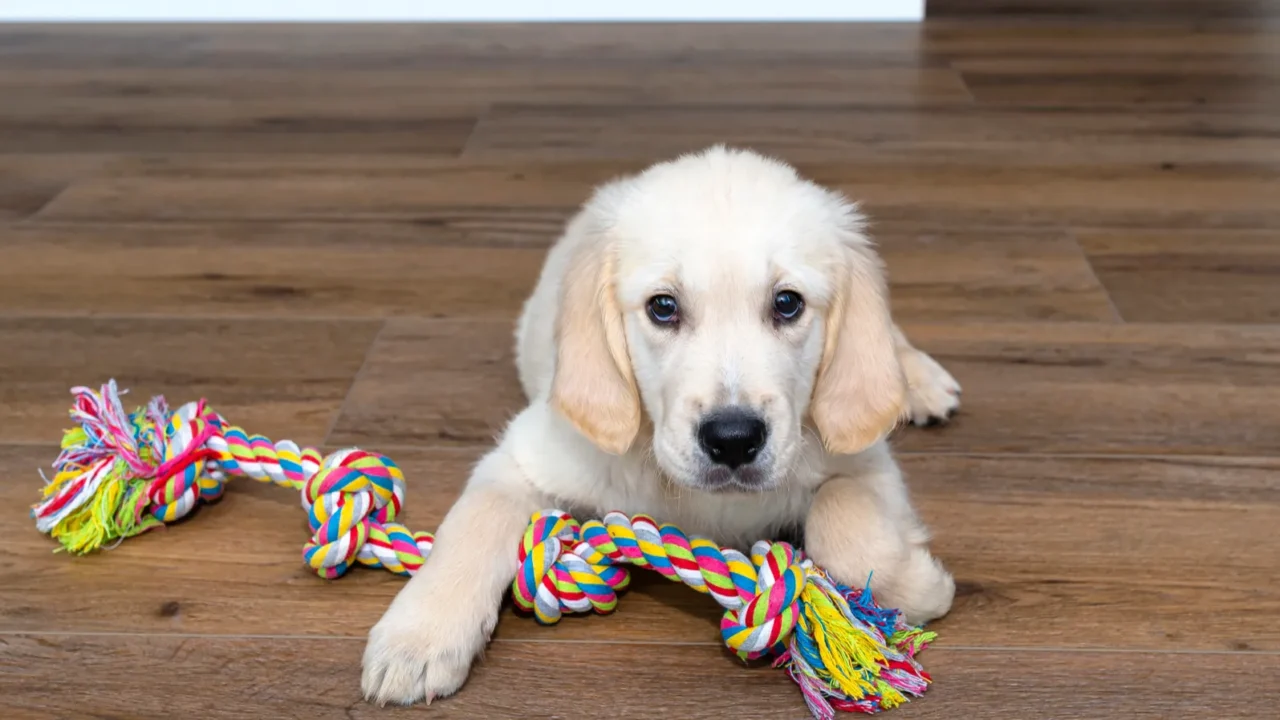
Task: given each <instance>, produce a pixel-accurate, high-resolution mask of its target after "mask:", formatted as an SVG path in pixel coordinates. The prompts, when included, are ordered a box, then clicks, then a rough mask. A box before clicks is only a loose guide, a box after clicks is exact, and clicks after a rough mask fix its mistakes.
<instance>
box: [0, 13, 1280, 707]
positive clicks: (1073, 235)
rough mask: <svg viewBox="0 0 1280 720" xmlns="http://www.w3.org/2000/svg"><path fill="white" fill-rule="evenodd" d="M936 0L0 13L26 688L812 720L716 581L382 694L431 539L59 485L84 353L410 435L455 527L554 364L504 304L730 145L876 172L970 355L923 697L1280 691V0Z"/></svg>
mask: <svg viewBox="0 0 1280 720" xmlns="http://www.w3.org/2000/svg"><path fill="white" fill-rule="evenodd" d="M935 5H937V6H938V7H937V11H938V13H939V14H940V15H943V16H942V17H939V18H938V19H935V20H930V21H929V22H928V23H926V24H925V25H923V26H913V25H851V26H812V25H739V26H721V25H686V26H674V27H662V26H648V25H641V26H593V25H576V26H529V27H509V26H483V27H480V26H475V27H470V26H469V27H432V26H412V27H408V26H405V27H386V26H317V27H289V26H274V27H271V26H263V27H218V26H208V27H163V26H110V27H80V26H58V27H42V26H23V27H19V26H8V27H0V500H3V501H4V507H6V508H8V509H7V510H6V511H5V512H3V513H0V530H2V531H3V534H4V537H5V539H6V551H5V552H4V553H0V698H2V700H0V705H2V706H3V711H0V714H3V715H4V717H6V718H73V717H74V718H80V717H95V718H103V717H113V718H114V717H154V718H168V717H218V718H259V717H294V718H306V719H308V720H313V719H317V718H343V717H364V718H377V717H407V716H413V717H466V718H551V717H609V718H614V717H619V718H633V717H634V718H640V717H644V718H649V717H671V718H708V719H711V718H797V719H798V718H804V717H807V713H806V711H805V708H804V705H803V704H802V702H801V700H800V696H799V694H798V693H797V692H796V691H795V689H794V687H793V686H792V685H791V684H790V683H789V682H788V681H787V680H786V678H785V677H784V676H782V675H781V674H780V673H777V672H774V671H770V670H768V669H762V670H748V669H744V668H742V667H741V666H739V665H736V664H735V663H734V662H733V661H732V660H730V659H729V658H728V657H727V656H726V655H725V654H724V653H723V652H722V651H721V649H720V647H719V642H718V636H717V631H716V621H715V618H716V612H715V606H714V605H713V604H711V603H708V602H706V601H705V598H702V597H699V596H697V595H695V594H693V593H690V592H688V591H687V590H685V589H683V588H680V587H677V586H674V585H671V584H669V583H667V582H666V581H665V580H661V579H653V578H648V577H645V576H644V575H643V574H637V579H638V583H637V589H636V590H635V591H634V592H632V593H630V594H629V595H628V596H626V597H625V599H624V600H623V602H622V603H621V609H620V611H619V612H618V613H617V614H616V615H615V616H612V617H605V618H600V617H597V618H578V619H574V620H572V621H566V622H564V623H562V624H561V625H559V626H557V627H555V628H551V629H547V628H540V627H538V626H536V625H535V624H533V623H532V622H531V621H528V620H524V619H520V618H516V617H504V619H503V621H502V622H501V623H500V625H499V628H498V631H497V635H496V640H495V642H494V644H493V645H492V647H491V648H490V650H489V652H488V654H487V657H486V659H485V660H484V662H483V663H481V664H480V665H479V666H478V668H477V670H476V672H475V673H474V674H473V676H472V678H471V680H470V681H469V682H468V684H467V685H466V687H465V688H464V690H463V691H462V692H461V693H460V694H459V695H458V696H456V697H455V698H452V699H449V700H446V701H441V702H437V703H435V704H433V705H432V706H430V707H415V708H412V709H397V710H391V709H388V710H379V709H377V708H375V707H373V706H370V705H367V704H365V703H364V702H363V701H362V700H361V699H360V697H359V682H358V677H359V660H360V652H361V650H362V638H363V636H364V634H365V632H366V631H367V629H368V628H369V626H370V625H371V624H372V623H373V622H374V621H376V620H377V618H378V617H379V615H380V614H381V612H382V611H383V609H384V608H385V607H386V605H387V603H388V601H389V600H390V599H391V597H392V596H393V594H394V593H395V591H396V589H397V588H398V587H399V586H400V583H401V582H402V581H401V580H400V579H397V578H395V577H392V576H390V575H389V574H386V573H381V572H375V571H354V572H352V573H350V574H349V575H348V576H347V577H344V578H342V579H341V580H338V581H335V582H330V583H326V582H322V581H320V580H318V579H316V578H315V577H314V576H312V575H310V574H309V573H308V572H306V571H305V570H304V568H303V567H302V566H301V565H300V563H299V548H300V546H301V544H302V543H303V542H304V540H305V537H306V533H305V532H304V528H305V519H304V517H303V515H302V513H301V512H300V511H299V509H298V507H297V500H296V498H295V497H292V496H290V494H289V493H288V492H286V491H283V490H280V489H277V488H273V487H266V486H258V485H254V484H250V483H234V484H233V485H232V487H231V489H230V491H229V492H228V495H227V496H226V497H225V499H224V500H223V501H222V502H220V503H219V504H217V505H214V506H211V507H207V508H205V509H204V510H202V511H201V512H200V513H199V514H198V515H197V516H196V517H194V518H193V519H191V520H190V521H189V522H185V523H183V524H181V525H178V526H175V527H172V528H170V529H169V530H167V531H165V532H162V533H153V534H149V535H147V536H143V537H139V538H135V539H132V540H130V541H128V542H126V543H124V544H123V545H122V546H121V547H119V548H118V549H116V550H114V551H112V552H110V553H106V554H102V555H98V556H94V557H89V558H70V557H66V556H64V555H55V554H53V553H52V548H53V546H52V545H51V543H50V541H49V540H48V539H47V538H45V537H44V536H42V535H40V534H39V533H38V532H36V530H35V529H34V527H33V524H32V521H31V519H30V518H29V517H28V515H27V508H28V507H29V506H30V504H31V503H32V502H34V501H35V499H36V497H37V494H38V488H39V486H40V478H39V475H38V474H37V472H36V470H37V468H38V467H44V466H47V464H48V463H49V462H50V461H51V460H52V459H53V458H54V456H55V455H56V452H57V443H58V440H59V438H60V432H61V430H62V429H63V427H64V426H65V425H66V424H67V420H66V409H67V406H68V400H69V395H68V388H69V387H70V386H72V385H75V384H96V383H100V382H102V381H104V380H106V379H107V378H108V377H116V378H118V379H119V380H120V382H121V383H122V384H123V385H124V386H127V387H130V388H132V389H133V392H134V393H135V397H136V398H141V397H145V396H149V395H151V394H154V393H165V394H166V395H168V396H169V398H170V399H171V400H172V401H175V402H182V401H186V400H190V399H196V398H198V397H201V396H204V397H207V398H209V400H210V402H211V403H212V404H213V406H214V407H215V408H217V409H218V410H220V411H221V412H222V413H223V414H225V415H226V416H227V417H228V418H230V419H231V420H232V421H233V422H237V423H240V424H242V425H244V426H246V427H248V428H250V429H252V430H256V431H258V432H262V433H264V434H267V435H269V436H271V437H274V438H285V437H288V438H292V439H294V440H297V441H299V442H303V443H318V444H322V445H323V446H324V447H326V448H336V447H340V446H344V445H348V444H357V443H358V444H360V445H362V446H365V447H368V448H371V449H376V450H380V451H383V452H386V453H387V454H389V455H391V456H393V457H394V458H396V459H397V461H398V462H400V463H401V464H402V465H403V466H404V467H405V468H406V471H407V473H408V475H409V477H410V494H409V497H408V512H407V514H406V520H407V522H408V524H410V525H411V526H413V527H421V528H430V527H433V526H434V525H435V524H436V523H437V522H439V520H440V518H441V516H442V515H443V513H444V512H445V510H446V509H447V508H448V506H449V504H450V503H451V501H452V500H453V498H454V497H455V496H456V493H457V492H458V489H459V487H460V486H461V483H462V482H463V480H464V479H465V477H466V474H467V470H468V468H469V466H470V464H471V463H472V462H474V460H475V459H476V457H477V456H478V454H479V453H480V452H481V451H482V450H483V449H484V447H485V446H486V445H487V444H488V443H489V442H490V440H491V438H492V436H493V434H494V432H495V431H496V430H498V429H499V428H500V427H501V426H502V424H503V423H504V422H505V420H506V419H507V418H509V417H510V416H511V414H512V413H513V412H514V411H516V410H517V409H518V407H519V404H520V393H519V389H518V385H517V382H516V379H515V374H514V369H513V366H512V357H511V352H512V348H511V329H512V321H513V319H514V317H515V314H516V312H517V310H518V308H519V306H520V303H521V301H522V300H523V298H524V296H525V294H526V293H527V292H528V291H529V290H530V289H531V287H532V284H533V282H534V279H535V277H536V274H537V272H538V270H539V267H540V263H541V261H542V258H543V255H544V253H545V250H546V247H547V245H548V243H550V242H551V241H552V240H553V239H554V237H555V235H556V233H557V232H558V230H559V227H560V225H561V223H562V222H563V221H564V219H565V218H566V216H567V215H568V214H569V213H570V212H571V211H572V209H573V208H574V206H575V205H577V204H578V203H580V202H581V201H582V200H583V199H584V198H585V197H586V195H587V193H588V192H589V191H590V189H591V188H592V186H593V185H595V184H596V183H599V182H601V181H603V180H606V179H608V178H610V177H611V176H613V175H614V174H616V173H618V172H621V171H625V170H628V169H635V168H639V167H642V166H643V165H645V164H647V163H649V162H651V161H654V160H658V159H663V158H666V157H669V156H670V155H672V154H674V153H677V152H681V151H685V150H692V149H696V148H699V147H702V146H704V145H707V144H711V143H716V142H727V143H731V144H741V145H749V146H752V147H755V148H758V149H761V150H765V151H768V152H771V153H776V154H778V155H781V156H783V157H785V158H787V159H789V160H791V161H793V162H795V163H797V164H798V165H799V166H800V167H801V169H802V170H803V171H804V172H806V173H807V174H809V175H811V176H813V177H815V178H817V179H819V180H821V181H823V182H826V183H829V184H832V185H834V186H838V187H840V188H842V189H844V190H846V191H847V192H849V193H850V194H851V195H853V196H855V197H856V198H858V199H860V200H862V201H863V203H864V208H865V209H866V211H867V212H868V213H869V214H870V215H871V216H872V218H873V220H874V222H875V225H874V234H875V235H876V237H877V238H878V239H879V241H880V243H881V245H882V248H883V252H884V255H885V257H886V259H887V261H888V264H889V268H890V272H891V277H892V284H893V302H894V308H895V311H896V312H897V314H898V317H899V319H900V320H901V321H903V322H904V323H905V325H906V326H907V328H908V330H909V331H910V333H911V335H912V337H913V339H914V340H915V341H916V342H917V344H919V345H920V346H921V347H922V348H924V349H925V350H927V351H929V352H931V353H934V354H935V355H936V356H937V357H939V359H941V360H942V361H943V362H944V363H945V364H946V365H947V366H948V367H949V368H950V369H951V370H952V371H953V372H954V373H955V374H956V376H957V377H958V379H959V380H960V381H961V383H963V385H964V387H965V400H966V405H965V408H964V411H963V413H962V414H961V415H960V416H959V417H957V418H956V419H955V421H954V422H953V423H952V424H951V425H950V426H948V427H946V428H942V429H937V430H930V431H922V430H906V431H904V432H902V433H901V434H900V436H899V437H898V438H897V439H896V443H897V446H898V448H899V450H900V451H901V453H902V456H903V463H904V465H905V467H906V469H907V471H908V473H909V476H910V482H911V486H912V489H913V492H914V493H915V496H916V497H917V499H918V502H919V504H920V507H921V510H922V512H923V514H924V515H925V517H926V519H927V521H928V522H929V523H930V525H931V526H932V527H933V528H934V529H935V532H936V548H937V553H938V554H939V555H940V556H941V557H942V558H943V559H944V560H945V561H946V562H947V563H948V564H949V565H950V567H951V568H952V569H953V570H954V571H955V573H956V577H957V580H958V583H959V595H958V598H957V601H956V604H955V608H954V610H953V611H952V612H951V614H950V615H949V616H948V617H946V618H945V619H943V620H942V621H940V622H938V623H937V624H936V629H937V630H938V631H939V632H940V633H941V637H940V639H939V641H938V642H937V644H936V645H935V646H934V647H932V648H931V649H929V650H928V651H926V652H925V654H924V655H923V661H924V663H925V665H926V667H927V668H928V669H930V670H931V671H932V672H933V674H934V677H935V679H936V682H935V686H934V687H933V688H932V689H931V690H930V692H929V693H928V694H927V695H926V696H925V697H924V698H923V699H921V700H918V701H915V702H912V703H911V704H910V705H908V706H906V707H903V708H900V709H897V710H894V711H892V715H893V716H896V717H902V718H904V719H906V718H955V717H966V718H975V719H976V718H1037V719H1039V718H1052V719H1058V718H1063V719H1065V718H1088V719H1094V718H1103V717H1117V718H1161V719H1164V718H1177V717H1211V718H1263V717H1270V716H1272V715H1274V713H1275V711H1276V707H1277V706H1280V705H1278V704H1280V681H1277V677H1280V541H1277V532H1276V528H1277V527H1278V526H1280V479H1278V478H1280V382H1277V381H1278V380H1280V119H1278V118H1280V114H1277V113H1278V112H1280V31H1278V30H1277V28H1278V27H1280V25H1277V23H1276V22H1275V19H1276V17H1277V15H1278V14H1280V13H1278V12H1277V11H1276V9H1275V7H1274V4H1272V5H1271V9H1270V10H1269V11H1266V12H1264V11H1263V10H1262V9H1259V8H1260V7H1261V6H1262V5H1264V4H1262V3H1244V2H1234V3H1229V4H1228V5H1230V6H1231V8H1232V9H1231V11H1230V12H1223V13H1222V14H1220V15H1216V16H1211V15H1205V14H1204V13H1198V14H1197V13H1192V12H1181V11H1177V9H1178V8H1182V9H1183V10H1186V9H1187V8H1190V7H1192V6H1197V7H1202V6H1203V5H1204V3H1199V4H1196V3H1190V2H1185V3H1177V2H1175V3H1155V2H1141V1H1139V0H1126V2H1125V3H1123V4H1122V5H1123V6H1124V7H1125V8H1128V11H1126V12H1127V13H1128V14H1126V15H1125V17H1123V18H1120V19H1119V20H1115V19H1114V18H1112V19H1106V18H1099V17H1097V13H1096V10H1097V8H1098V7H1099V3H1094V2H1081V3H1075V4H1070V3H1056V4H1049V5H1048V6H1041V8H1040V9H1041V10H1043V12H1037V11H1036V8H1035V7H1033V6H1036V3H1032V2H1014V3H988V2H981V3H965V2H960V1H958V0H957V1H954V2H945V3H944V2H938V3H935ZM948 8H949V9H948ZM983 8H985V12H982V13H981V14H979V11H982V10H983ZM1054 8H1056V10H1054ZM1151 8H1156V9H1157V10H1159V12H1154V13H1153V12H1146V13H1145V14H1143V12H1144V11H1145V10H1150V9H1151ZM1161 8H1163V9H1165V10H1168V12H1164V10H1160V9H1161ZM1002 9H1003V10H1002ZM1027 13H1030V15H1027ZM1144 18H1145V19H1144Z"/></svg>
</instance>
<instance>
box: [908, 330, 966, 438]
mask: <svg viewBox="0 0 1280 720" xmlns="http://www.w3.org/2000/svg"><path fill="white" fill-rule="evenodd" d="M902 370H903V372H904V373H905V374H906V376H907V403H908V405H909V407H910V411H911V423H912V424H913V425H919V426H921V427H930V426H933V425H945V424H946V423H947V421H948V420H950V419H951V416H952V415H955V414H956V411H957V410H959V409H960V383H958V382H956V379H955V378H954V377H951V373H949V372H947V371H946V369H945V368H943V367H942V365H940V364H938V361H937V360H934V359H933V358H931V357H929V355H927V354H925V353H923V352H920V351H919V350H914V349H913V350H912V351H911V352H909V353H907V354H906V355H905V357H903V358H902Z"/></svg>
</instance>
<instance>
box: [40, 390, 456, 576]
mask: <svg viewBox="0 0 1280 720" xmlns="http://www.w3.org/2000/svg"><path fill="white" fill-rule="evenodd" d="M74 392H76V394H77V403H76V409H74V410H73V411H72V416H73V417H75V418H76V419H77V420H80V421H81V423H82V424H83V426H84V427H83V430H82V432H83V434H84V436H85V439H86V442H85V443H84V445H83V446H76V447H74V449H73V451H70V452H69V451H68V450H67V449H64V454H63V456H62V457H60V458H59V461H58V462H57V463H55V467H60V468H61V469H62V471H61V472H60V473H59V476H60V477H61V476H63V475H64V474H69V475H72V476H73V477H74V476H75V475H76V474H77V473H82V474H85V475H86V476H88V477H90V478H96V479H98V481H99V482H98V483H97V484H93V485H92V486H90V483H86V482H82V481H76V482H67V483H63V487H61V488H60V489H61V492H57V493H55V494H53V495H52V497H50V498H49V499H48V500H46V501H45V502H44V503H42V504H41V505H39V506H37V508H36V511H35V514H36V516H37V527H39V528H40V529H41V530H43V531H45V532H51V531H53V530H54V529H55V528H56V525H57V521H59V520H61V519H63V518H65V517H66V516H67V515H68V514H69V513H70V512H71V511H74V510H75V509H76V508H77V507H79V505H78V504H77V503H76V502H75V500H77V499H78V500H80V503H83V502H84V501H86V500H88V499H89V498H90V497H91V496H92V494H93V493H94V492H95V491H97V490H98V486H99V485H101V481H103V480H107V479H109V476H110V474H111V471H112V470H113V469H116V470H118V469H119V468H121V467H122V466H123V467H124V468H127V471H128V473H130V477H131V478H132V479H140V480H144V481H146V483H145V485H143V486H142V488H141V490H140V492H138V493H137V499H136V501H135V502H133V503H132V504H131V509H132V511H133V512H134V514H135V515H137V516H139V519H138V520H137V521H136V522H134V523H133V524H132V525H133V526H136V527H137V528H140V529H143V530H145V529H148V528H150V527H153V526H155V525H156V524H158V523H155V522H153V521H150V520H149V519H146V518H144V517H143V516H144V515H149V516H150V517H152V518H154V519H155V520H156V521H159V523H171V522H173V521H175V520H178V519H180V518H182V517H185V516H186V515H187V514H189V513H190V512H191V511H192V510H194V509H195V508H196V507H197V505H199V503H200V502H202V501H204V502H208V501H212V500H216V499H217V498H218V497H220V496H221V495H222V493H223V491H224V490H225V487H226V481H227V479H228V478H229V477H232V476H239V477H247V478H252V479H254V480H258V481H261V482H271V483H274V484H276V485H280V486H282V487H287V488H291V489H293V490H295V491H298V492H299V493H300V496H301V502H302V508H303V510H305V511H306V512H307V520H308V523H309V525H310V527H311V533H312V534H311V538H310V539H309V540H308V541H307V543H306V544H305V545H304V546H303V549H302V557H303V560H304V562H305V563H306V564H307V566H308V567H310V568H311V569H312V570H314V571H315V572H316V574H318V575H320V576H321V577H324V578H329V579H332V578H336V577H339V576H340V575H342V574H343V573H345V572H346V571H347V570H348V569H349V568H350V567H351V565H352V564H353V563H356V562H358V563H360V564H363V565H367V566H370V567H382V568H386V569H387V570H389V571H391V572H393V573H396V574H398V575H412V574H413V573H415V572H417V570H418V568H420V567H422V564H423V562H425V560H426V557H427V555H428V554H429V553H430V552H431V547H432V545H433V543H434V541H435V538H434V536H433V535H432V534H431V533H428V532H416V533H415V532H412V531H410V530H409V529H408V528H406V527H405V526H404V525H402V524H400V523H398V522H395V520H396V517H397V516H398V515H399V514H400V509H401V507H402V506H403V504H404V493H405V481H404V473H403V472H401V470H400V468H399V467H398V466H397V465H396V464H395V463H394V462H393V461H392V460H391V459H390V458H388V457H386V456H384V455H379V454H377V453H371V452H365V451H363V450H355V449H347V450H339V451H338V452H335V453H333V454H331V455H329V456H327V457H322V456H321V454H320V451H319V450H316V449H314V448H303V447H299V446H298V444H297V443H295V442H293V441H291V440H281V441H279V442H274V443H273V442H272V441H271V440H270V439H268V438H266V437H264V436H262V435H251V434H249V433H247V432H245V430H244V429H243V428H240V427H236V426H234V425H231V424H229V423H227V422H226V420H225V419H223V417H222V416H221V415H219V414H218V413H216V412H214V411H213V410H211V409H209V408H208V407H206V405H205V403H204V401H203V400H201V401H199V402H191V403H187V404H186V405H183V406H182V407H180V408H178V409H177V410H176V411H174V412H172V413H168V412H167V410H166V408H165V405H164V401H163V399H162V398H156V399H155V400H153V401H152V402H151V404H150V405H149V406H148V408H147V409H146V410H145V411H139V412H136V413H134V414H132V415H129V414H126V413H125V412H124V410H123V408H122V406H121V405H120V402H119V397H118V393H117V391H116V389H115V383H114V381H113V382H111V383H110V384H108V385H107V386H105V387H104V388H103V390H102V393H101V394H98V393H94V392H93V391H92V390H90V389H88V388H76V389H75V391H74ZM166 415H167V417H166ZM65 444H66V443H65V442H64V445H65ZM86 460H88V461H90V462H91V465H90V467H89V470H88V472H85V465H84V463H85V461H86ZM50 520H53V522H50ZM42 521H43V522H42ZM129 534H136V533H130V532H122V533H120V534H119V536H120V537H127V536H128V535H129ZM103 539H110V537H108V536H106V535H104V536H102V537H100V538H98V540H99V541H100V540H103ZM97 544H99V545H100V544H101V542H98V543H97ZM90 547H91V548H92V547H93V545H91V546H90Z"/></svg>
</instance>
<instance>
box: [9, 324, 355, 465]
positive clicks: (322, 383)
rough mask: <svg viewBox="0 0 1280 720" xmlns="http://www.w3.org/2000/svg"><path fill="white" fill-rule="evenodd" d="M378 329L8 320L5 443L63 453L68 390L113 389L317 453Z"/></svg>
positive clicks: (347, 325) (291, 325)
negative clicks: (204, 401) (209, 403)
mask: <svg viewBox="0 0 1280 720" xmlns="http://www.w3.org/2000/svg"><path fill="white" fill-rule="evenodd" d="M379 327H380V323H379V322H377V321H356V320H346V321H337V320H330V321H312V322H308V321H302V320H291V321H289V322H287V323H285V322H272V321H252V320H224V319H215V318H203V319H189V320H172V319H170V320H163V319H160V320H145V319H140V318H134V319H74V318H71V319H63V318H0V346H3V347H4V348H6V349H5V352H3V353H0V377H4V378H6V379H5V381H4V383H0V442H34V443H42V444H47V446H48V447H56V446H57V443H58V442H59V440H60V439H61V438H62V431H63V430H64V429H65V427H66V426H67V423H68V420H67V410H68V409H69V408H70V407H71V396H70V394H69V391H70V388H71V387H73V386H76V385H89V386H92V387H97V386H98V385H100V384H101V383H104V382H106V381H107V380H109V379H110V378H112V377H114V378H116V380H117V381H118V382H119V384H120V386H121V387H122V388H132V391H133V395H132V396H131V398H130V399H131V400H132V401H133V402H134V403H136V404H145V403H146V401H147V399H148V398H150V396H151V395H154V394H165V395H167V396H169V399H170V401H171V402H172V403H174V404H175V405H179V404H182V403H185V402H189V401H192V400H198V399H200V398H201V397H209V398H214V397H216V398H218V399H219V400H220V402H218V403H216V405H217V407H216V408H215V409H217V410H219V411H220V412H222V413H224V414H225V415H226V416H228V417H232V418H236V420H235V422H240V423H244V424H245V425H248V426H249V427H253V428H258V432H262V433H266V434H275V435H280V436H281V437H284V436H286V435H287V436H288V437H290V438H292V439H294V440H296V441H298V442H311V443H315V442H320V441H321V440H322V439H323V438H324V434H325V432H326V431H327V429H328V427H329V425H330V424H331V423H332V422H333V418H334V416H335V414H336V413H337V412H338V408H339V406H340V405H341V403H342V400H343V397H344V396H345V395H346V392H347V388H348V387H349V386H350V384H351V382H352V379H353V378H354V377H355V375H356V372H357V370H359V368H360V364H361V363H362V362H363V360H364V356H365V351H366V350H367V349H368V348H369V346H370V344H371V343H372V341H373V338H374V336H375V335H376V334H377V332H378V329H379Z"/></svg>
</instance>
